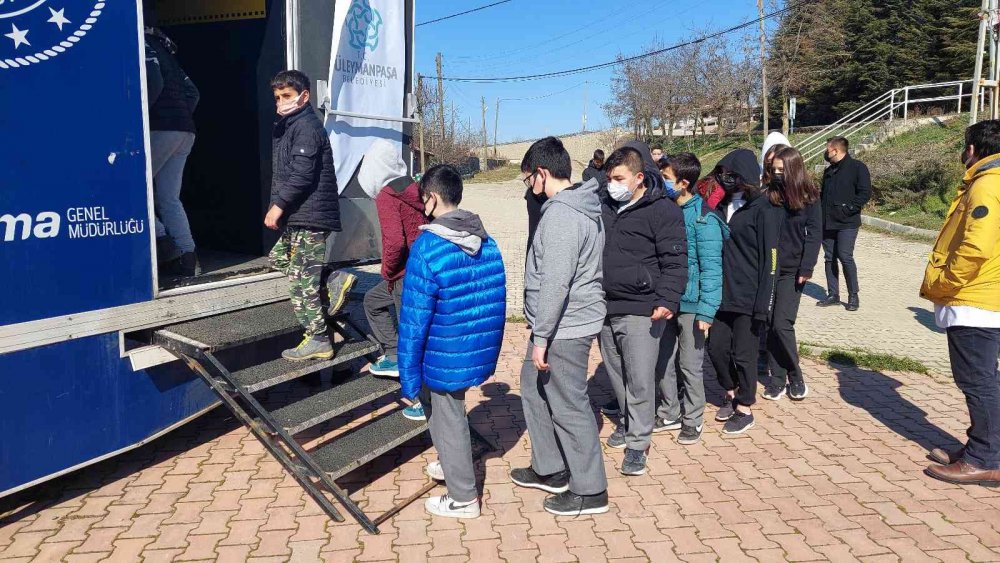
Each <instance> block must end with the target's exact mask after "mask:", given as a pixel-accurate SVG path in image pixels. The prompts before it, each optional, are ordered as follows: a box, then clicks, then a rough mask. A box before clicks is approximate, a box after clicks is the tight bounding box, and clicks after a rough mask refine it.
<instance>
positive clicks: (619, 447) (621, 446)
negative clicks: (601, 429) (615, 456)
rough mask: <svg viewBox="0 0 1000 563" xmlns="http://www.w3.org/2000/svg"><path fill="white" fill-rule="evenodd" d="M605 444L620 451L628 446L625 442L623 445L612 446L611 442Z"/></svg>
mask: <svg viewBox="0 0 1000 563" xmlns="http://www.w3.org/2000/svg"><path fill="white" fill-rule="evenodd" d="M605 444H607V445H608V447H609V448H614V449H616V450H620V449H622V448H624V447H625V446H627V445H628V444H626V443H625V442H622V443H621V444H612V443H611V442H605Z"/></svg>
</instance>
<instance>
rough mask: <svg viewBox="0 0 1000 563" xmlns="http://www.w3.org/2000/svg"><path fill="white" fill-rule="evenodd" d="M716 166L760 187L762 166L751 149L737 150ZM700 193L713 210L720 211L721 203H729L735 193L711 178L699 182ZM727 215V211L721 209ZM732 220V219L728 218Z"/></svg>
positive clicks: (723, 158)
mask: <svg viewBox="0 0 1000 563" xmlns="http://www.w3.org/2000/svg"><path fill="white" fill-rule="evenodd" d="M716 166H721V167H723V168H725V169H727V170H729V171H730V172H733V173H735V174H737V175H739V176H740V177H741V178H743V180H744V181H746V182H747V183H749V184H753V185H760V164H758V163H757V157H756V156H754V154H753V152H752V151H750V150H749V149H736V150H734V151H732V152H730V153H729V154H727V155H726V156H724V157H722V160H720V161H719V163H718V164H717V165H716ZM698 187H699V188H704V189H700V191H699V193H700V195H701V197H702V198H703V199H704V200H705V202H706V203H708V206H709V207H711V208H712V209H719V207H720V203H727V204H728V203H729V202H730V201H731V200H732V196H733V194H734V193H735V191H732V190H731V189H727V188H726V187H725V186H723V185H722V183H721V182H719V181H718V180H717V179H714V178H711V179H709V181H708V182H699V183H698ZM719 211H722V212H723V214H724V215H725V211H726V210H725V209H719ZM727 219H731V217H727Z"/></svg>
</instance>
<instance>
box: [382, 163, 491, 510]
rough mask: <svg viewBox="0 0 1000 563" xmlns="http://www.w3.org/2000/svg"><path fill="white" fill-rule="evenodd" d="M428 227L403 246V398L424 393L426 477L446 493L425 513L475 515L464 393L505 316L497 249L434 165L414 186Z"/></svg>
mask: <svg viewBox="0 0 1000 563" xmlns="http://www.w3.org/2000/svg"><path fill="white" fill-rule="evenodd" d="M420 197H421V199H422V200H423V202H424V213H425V214H426V215H427V216H429V217H432V218H433V220H432V222H431V223H430V224H429V225H423V226H421V227H420V229H421V230H422V231H425V232H424V233H422V234H421V235H420V236H419V237H418V238H417V240H416V242H414V243H413V246H412V247H411V249H410V257H409V259H408V260H407V261H406V276H405V277H404V278H403V279H404V281H403V305H402V308H401V311H400V319H399V353H398V355H399V376H400V383H401V384H402V387H403V396H404V397H406V398H407V399H410V400H413V399H416V398H417V397H418V395H419V396H421V403H422V404H423V408H424V411H425V413H426V415H427V420H428V424H429V425H430V430H431V440H433V442H434V446H435V447H436V448H437V450H438V459H439V461H437V462H435V463H431V464H430V465H428V466H427V474H428V475H430V476H431V477H433V478H435V479H438V480H444V481H445V483H446V484H447V486H448V494H445V495H442V496H439V497H431V498H429V499H427V502H426V505H425V506H426V508H427V511H428V512H430V513H431V514H436V515H438V516H447V517H451V518H475V517H477V516H479V513H480V507H479V492H478V489H477V488H476V474H475V470H474V467H473V463H472V442H471V439H470V436H469V421H468V418H467V417H466V414H465V391H466V390H467V389H468V388H469V387H473V386H476V385H480V384H482V383H483V382H484V381H486V380H487V379H488V378H489V377H490V376H491V375H493V373H494V372H495V371H496V367H497V359H498V358H499V357H500V346H501V343H502V341H503V331H504V323H505V322H506V318H507V278H506V275H505V273H504V266H503V258H502V257H501V255H500V249H499V248H498V247H497V244H496V241H494V240H493V239H492V238H490V236H489V235H488V234H487V233H486V229H484V228H483V223H482V221H481V220H480V219H479V216H478V215H476V214H474V213H471V212H469V211H466V210H464V209H459V208H458V205H459V203H461V201H462V176H461V175H460V174H459V173H458V171H457V170H455V169H454V168H452V167H451V166H435V167H433V168H431V169H429V170H428V171H427V173H426V174H425V175H424V177H423V179H422V180H421V182H420Z"/></svg>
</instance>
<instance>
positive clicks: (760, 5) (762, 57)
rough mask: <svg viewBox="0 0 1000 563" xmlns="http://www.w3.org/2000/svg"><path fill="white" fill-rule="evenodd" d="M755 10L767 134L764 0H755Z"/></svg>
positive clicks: (763, 122) (764, 126)
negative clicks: (757, 18) (758, 27)
mask: <svg viewBox="0 0 1000 563" xmlns="http://www.w3.org/2000/svg"><path fill="white" fill-rule="evenodd" d="M757 11H758V12H759V13H760V83H761V94H763V100H764V108H763V109H764V115H763V116H762V118H761V123H762V125H763V128H764V129H763V132H764V135H765V136H766V135H767V127H768V123H767V118H768V108H767V41H766V39H765V35H764V0H757Z"/></svg>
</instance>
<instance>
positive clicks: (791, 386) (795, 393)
mask: <svg viewBox="0 0 1000 563" xmlns="http://www.w3.org/2000/svg"><path fill="white" fill-rule="evenodd" d="M807 395H809V386H808V385H806V382H805V380H804V379H793V380H792V381H789V382H788V398H789V399H791V400H793V401H801V400H802V399H805V398H806V396H807Z"/></svg>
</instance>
